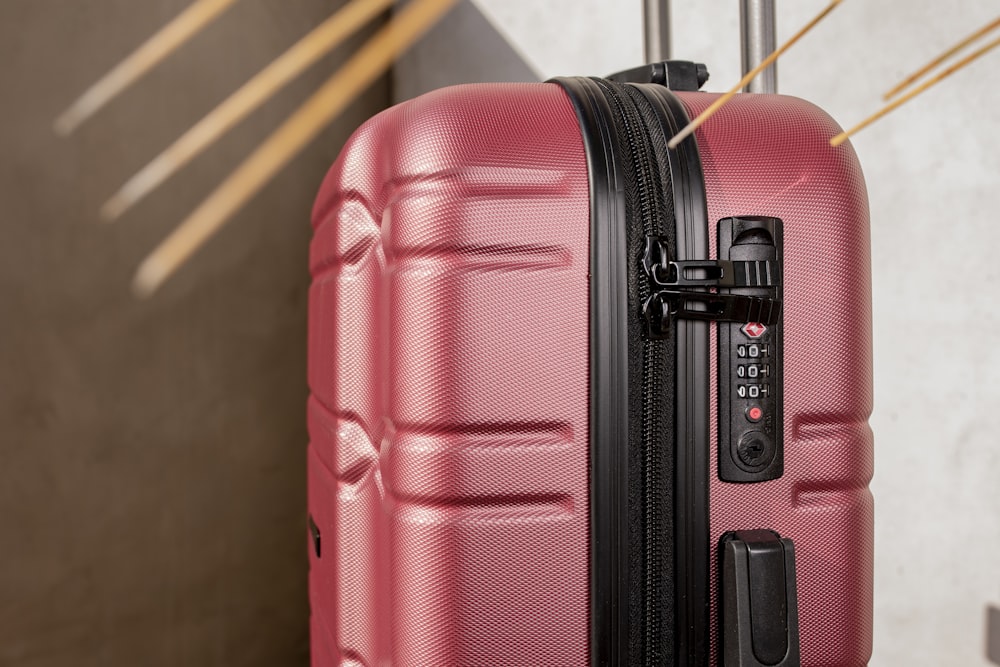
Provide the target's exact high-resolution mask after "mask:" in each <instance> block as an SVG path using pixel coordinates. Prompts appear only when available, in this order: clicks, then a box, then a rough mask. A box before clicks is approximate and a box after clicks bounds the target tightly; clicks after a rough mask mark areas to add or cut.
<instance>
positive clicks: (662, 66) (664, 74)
mask: <svg viewBox="0 0 1000 667" xmlns="http://www.w3.org/2000/svg"><path fill="white" fill-rule="evenodd" d="M607 78H608V79H610V80H611V81H616V82H618V83H657V84H659V85H661V86H666V87H667V88H669V89H670V90H682V91H683V90H686V91H692V92H693V91H696V90H698V89H699V88H701V87H702V86H704V85H705V82H707V81H708V67H706V66H705V65H704V64H703V63H693V62H691V61H689V60H664V61H662V62H658V63H650V64H649V65H643V66H642V67H633V68H632V69H627V70H624V71H622V72H615V73H614V74H612V75H610V76H608V77H607Z"/></svg>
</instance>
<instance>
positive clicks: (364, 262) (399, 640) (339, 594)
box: [309, 84, 590, 666]
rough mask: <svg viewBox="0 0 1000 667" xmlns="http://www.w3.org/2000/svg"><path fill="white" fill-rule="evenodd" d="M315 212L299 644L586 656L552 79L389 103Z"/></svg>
mask: <svg viewBox="0 0 1000 667" xmlns="http://www.w3.org/2000/svg"><path fill="white" fill-rule="evenodd" d="M314 223H315V227H316V235H315V240H314V242H313V246H312V273H313V281H314V282H313V287H312V290H311V294H310V299H311V303H310V315H311V322H310V336H309V347H310V366H309V371H310V376H309V382H310V387H311V388H312V391H313V397H312V399H311V401H310V404H309V423H310V436H311V441H312V442H311V454H310V468H311V474H310V485H309V506H310V513H311V515H312V517H313V520H314V521H315V523H316V525H317V528H318V529H319V531H320V532H321V539H322V553H321V556H320V557H317V556H316V555H315V553H313V554H312V556H311V574H310V577H311V579H310V590H311V597H312V606H313V610H314V612H313V613H314V619H313V622H314V633H313V635H314V637H313V646H314V654H315V655H314V664H317V665H320V664H327V663H324V662H323V658H322V656H323V655H324V654H328V653H330V654H333V656H334V657H333V659H334V660H335V664H352V665H361V664H364V665H378V664H385V663H386V662H387V661H391V663H392V664H394V665H422V666H427V665H435V666H443V665H515V664H520V665H525V664H538V665H573V664H584V663H585V662H586V660H587V652H588V597H587V596H588V583H587V581H588V580H587V575H588V553H589V552H588V542H587V539H588V487H587V480H588V476H587V447H588V430H587V429H588V401H587V394H588V374H587V355H588V320H587V312H588V298H589V292H588V278H587V274H588V269H589V249H588V235H589V228H590V225H589V210H588V181H587V172H586V162H585V157H584V152H583V144H582V140H581V137H580V130H579V127H578V124H577V120H576V118H575V116H574V113H573V110H572V108H571V106H570V104H569V102H568V100H567V99H566V97H565V95H564V94H563V93H562V91H561V90H560V89H559V88H558V87H557V86H554V85H552V86H540V85H532V84H527V85H484V86H469V87H462V88H457V89H450V90H445V91H441V92H439V93H432V94H430V95H428V96H425V97H421V98H418V99H416V100H414V101H411V102H408V103H406V104H404V105H402V106H400V107H397V108H395V109H393V110H390V111H387V112H385V113H383V114H381V115H380V116H378V117H377V118H376V119H374V120H373V121H371V122H370V123H369V124H367V125H366V126H365V127H364V128H363V129H362V130H361V131H360V132H359V133H358V134H357V135H356V136H355V137H354V138H353V139H352V140H351V142H350V144H349V145H348V146H347V147H346V148H345V150H344V152H343V154H342V157H341V158H340V160H339V161H338V163H337V165H336V166H335V167H334V169H333V170H332V172H331V173H330V175H329V176H328V178H327V180H326V182H325V183H324V185H323V189H322V193H321V195H320V198H319V201H318V204H317V208H316V211H315V216H314ZM320 622H322V624H323V625H324V626H325V627H324V628H323V629H322V631H319V628H318V627H317V626H318V625H320ZM325 637H328V638H329V642H328V643H329V645H328V646H327V645H325V644H324V643H325V642H327V640H326V638H325Z"/></svg>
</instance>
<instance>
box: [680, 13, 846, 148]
mask: <svg viewBox="0 0 1000 667" xmlns="http://www.w3.org/2000/svg"><path fill="white" fill-rule="evenodd" d="M841 2H843V0H833V1H832V2H831V3H830V4H829V5H827V7H826V9H824V10H823V11H821V12H820V13H819V14H818V15H817V16H816V18H814V19H813V20H812V21H810V22H809V23H807V24H806V25H805V27H804V28H802V29H801V30H799V31H798V32H797V33H795V34H794V35H793V36H792V37H791V39H789V40H788V41H787V42H785V43H784V44H782V45H781V46H779V47H778V48H777V49H776V50H775V51H774V53H772V54H771V55H769V56H768V57H767V58H764V60H762V61H761V63H760V64H759V65H757V66H756V67H754V68H753V69H752V70H750V71H749V72H747V74H746V76H744V77H743V78H742V79H740V82H739V83H737V84H736V85H735V86H733V87H732V88H731V89H730V90H729V91H728V92H726V93H725V94H724V95H722V96H721V97H719V98H718V99H717V100H715V101H714V102H712V104H711V105H710V106H709V107H708V108H707V109H705V110H704V111H702V112H701V113H700V114H698V116H697V118H695V119H694V120H692V121H691V122H690V123H688V124H687V125H686V126H685V127H684V128H683V129H682V130H681V131H680V132H678V133H677V134H676V135H674V137H673V138H672V139H671V140H670V141H669V142H667V147H668V148H677V146H678V144H680V143H681V142H682V141H684V139H686V138H687V137H689V136H690V135H692V134H694V132H695V130H697V129H698V128H699V127H701V126H702V125H703V124H704V123H705V121H706V120H708V119H709V118H711V116H712V114H714V113H715V112H716V111H718V110H719V109H721V108H722V106H723V105H724V104H725V103H726V102H728V101H729V100H731V99H732V98H733V96H734V95H736V94H737V93H738V92H739V91H740V90H741V89H742V88H743V87H744V86H746V85H747V84H748V83H750V82H751V81H753V79H754V78H755V77H756V76H757V75H758V74H760V73H761V72H763V71H764V70H765V69H767V68H768V67H770V66H771V64H772V63H774V61H776V60H777V59H778V58H780V57H781V55H782V54H784V53H785V51H787V50H788V49H790V48H791V47H792V46H793V45H794V44H795V43H796V42H797V41H799V40H800V39H801V38H802V37H803V36H804V35H805V34H806V33H807V32H809V31H810V30H812V29H813V28H814V27H816V24H818V23H819V22H820V21H822V20H823V19H825V18H826V16H827V15H828V14H829V13H830V12H832V11H833V10H834V8H836V6H837V5H839V4H840V3H841Z"/></svg>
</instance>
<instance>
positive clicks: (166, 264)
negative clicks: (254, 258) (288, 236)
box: [132, 0, 457, 297]
mask: <svg viewBox="0 0 1000 667" xmlns="http://www.w3.org/2000/svg"><path fill="white" fill-rule="evenodd" d="M456 2H457V0H412V1H411V2H410V3H409V4H407V5H406V7H405V8H403V9H402V10H401V11H400V12H399V13H398V14H397V15H396V16H395V17H393V18H392V19H391V20H390V21H389V23H388V24H386V26H385V27H383V28H382V29H381V30H379V32H378V33H376V34H375V36H373V37H372V38H371V39H370V40H369V41H368V42H367V43H366V44H365V45H364V46H362V47H361V49H360V50H359V51H358V52H357V53H355V54H354V56H352V57H351V59H350V60H348V61H347V63H346V64H345V65H344V66H343V67H342V68H341V69H340V70H338V71H337V73H335V74H334V75H333V77H331V78H330V79H329V80H328V81H327V82H326V83H325V84H323V86H322V87H321V88H320V89H319V90H318V91H317V92H316V93H315V94H314V95H313V96H312V97H311V98H309V100H307V101H306V102H305V104H303V105H302V106H301V107H300V108H299V109H298V110H297V111H296V112H295V113H294V114H292V116H291V117H290V118H289V119H288V120H287V121H285V123H284V124H283V125H281V127H279V128H278V129H277V130H276V131H275V132H274V133H273V134H272V135H271V136H270V137H268V138H267V139H266V140H265V141H264V143H263V144H261V145H260V146H259V147H258V148H257V149H256V150H255V151H254V152H253V154H251V155H250V157H248V158H247V159H246V160H245V161H244V162H243V164H241V165H240V166H239V167H238V168H237V169H236V171H235V172H233V173H232V174H231V175H230V176H229V177H228V178H227V179H226V180H225V181H223V183H222V184H221V185H220V186H219V187H218V188H216V190H215V191H214V192H213V193H212V194H211V195H209V197H208V198H207V199H206V200H205V201H204V202H203V203H202V204H201V205H200V206H199V207H198V208H197V209H196V210H195V211H194V212H193V213H192V214H191V215H190V216H188V218H187V219H186V220H184V222H182V223H181V224H180V225H179V226H178V228H177V229H175V230H174V231H173V233H171V234H170V236H168V237H167V238H166V240H164V241H163V242H162V243H161V244H160V245H159V246H158V247H157V248H156V249H155V250H154V251H153V252H152V254H150V255H149V257H147V258H146V259H145V260H144V261H143V262H142V264H141V265H140V266H139V270H138V271H137V272H136V275H135V279H134V281H133V284H132V286H133V290H134V292H135V293H136V295H138V296H140V297H148V296H149V295H151V294H152V293H153V292H154V291H156V289H157V288H158V287H159V286H160V285H162V284H163V282H164V281H165V280H167V278H169V277H170V276H171V275H172V274H173V273H174V272H175V271H177V269H178V268H179V267H180V266H181V265H182V264H183V263H184V262H185V261H187V260H188V259H189V258H190V257H191V255H193V254H194V253H195V252H196V251H197V250H198V249H199V248H200V247H201V246H202V245H203V244H204V243H205V242H206V241H207V240H208V239H209V238H210V237H211V236H212V235H213V234H215V233H216V232H217V231H218V230H219V229H220V228H221V227H222V226H223V225H224V224H225V223H226V221H227V220H229V218H230V217H231V216H232V215H233V214H234V213H236V211H238V210H239V209H240V208H241V207H242V206H243V205H244V204H246V203H247V201H249V200H250V199H251V198H252V197H253V196H254V195H255V194H256V193H257V192H258V191H259V190H260V189H261V188H262V187H264V185H266V184H267V183H268V181H270V180H271V178H273V177H274V175H275V174H276V173H278V172H279V171H280V170H281V169H282V168H283V167H284V166H285V165H287V164H288V163H289V162H290V161H291V160H292V159H293V158H294V157H295V156H296V155H298V153H299V152H300V151H301V150H302V149H303V148H305V146H306V145H308V144H309V142H310V141H312V140H313V139H314V138H315V137H316V135H318V134H319V133H320V132H321V131H322V130H323V128H324V127H326V126H327V125H328V124H329V123H330V122H331V121H332V120H333V119H334V118H335V117H336V116H337V115H338V114H339V113H340V112H341V111H343V110H344V108H345V107H347V105H348V104H350V102H351V101H352V100H353V99H354V98H355V96H357V95H358V94H359V93H360V92H362V91H363V90H365V88H367V87H368V86H369V85H370V84H371V83H372V82H374V80H375V79H376V78H378V76H379V75H380V74H382V73H383V72H384V71H385V70H386V69H388V67H389V66H390V65H391V64H392V62H393V61H394V60H395V59H396V58H397V57H398V56H399V54H401V53H402V52H404V51H405V50H406V49H408V48H409V47H410V46H412V45H413V43H414V42H416V41H417V40H418V39H419V38H420V37H421V36H422V35H423V34H424V33H425V32H427V31H428V30H429V29H430V28H431V27H433V26H434V25H435V24H436V23H437V22H438V21H439V20H440V19H441V18H442V17H443V16H444V14H445V13H447V12H448V10H450V9H451V8H452V7H453V6H454V5H455V3H456Z"/></svg>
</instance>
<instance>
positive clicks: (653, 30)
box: [642, 0, 670, 63]
mask: <svg viewBox="0 0 1000 667" xmlns="http://www.w3.org/2000/svg"><path fill="white" fill-rule="evenodd" d="M642 18H643V23H644V28H643V30H644V37H645V58H646V62H647V63H658V62H661V61H664V60H670V0H643V7H642Z"/></svg>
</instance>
